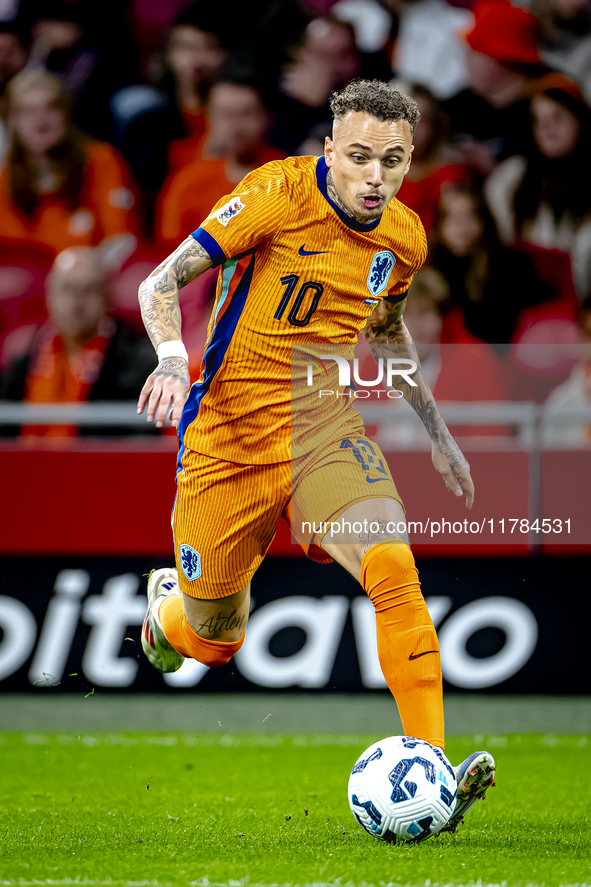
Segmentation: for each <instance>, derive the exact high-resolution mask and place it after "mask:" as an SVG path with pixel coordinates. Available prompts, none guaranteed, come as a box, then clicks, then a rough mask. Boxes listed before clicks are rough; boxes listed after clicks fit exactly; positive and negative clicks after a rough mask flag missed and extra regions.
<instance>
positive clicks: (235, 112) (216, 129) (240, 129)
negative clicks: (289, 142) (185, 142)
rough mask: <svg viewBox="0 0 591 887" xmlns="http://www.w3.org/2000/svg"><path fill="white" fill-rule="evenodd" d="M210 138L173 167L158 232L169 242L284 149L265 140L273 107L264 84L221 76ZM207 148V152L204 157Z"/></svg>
mask: <svg viewBox="0 0 591 887" xmlns="http://www.w3.org/2000/svg"><path fill="white" fill-rule="evenodd" d="M208 111H209V120H210V128H209V132H208V135H207V138H206V139H204V140H203V142H202V143H201V145H198V146H196V148H195V149H194V150H195V152H196V155H197V159H196V160H195V161H194V162H193V163H190V164H188V165H187V166H185V167H183V168H182V169H180V170H179V171H178V172H175V173H173V174H172V175H171V176H170V177H169V178H168V179H167V181H166V183H165V185H164V187H163V189H162V194H161V197H160V201H159V207H158V213H157V219H158V221H157V226H156V228H157V234H158V236H159V239H160V241H161V242H162V243H163V244H165V245H166V246H168V247H171V248H174V247H176V246H178V244H179V243H180V241H181V240H184V238H185V237H186V236H187V235H188V234H189V233H190V232H191V231H194V230H195V229H196V228H198V227H199V225H200V224H201V222H202V221H203V220H204V219H205V218H206V217H207V216H208V215H209V213H210V212H211V209H212V208H213V206H214V204H215V203H217V201H218V200H219V199H220V197H223V196H224V195H225V194H228V193H230V192H231V191H233V190H234V188H235V187H236V185H237V184H238V182H240V181H241V180H242V179H243V178H244V176H245V175H246V174H247V173H249V172H250V171H251V170H253V169H256V168H257V167H259V166H262V165H263V164H264V163H268V162H269V161H270V160H279V159H281V158H283V157H285V153H284V152H283V151H280V150H279V149H277V148H273V147H271V146H270V145H268V144H267V143H266V141H265V137H266V133H267V130H268V128H269V111H268V110H267V108H266V107H265V105H264V103H263V99H262V96H261V94H260V92H259V90H258V89H257V88H256V87H255V86H254V85H253V84H251V83H248V82H247V81H242V82H241V81H232V80H221V81H220V82H219V83H217V84H216V85H215V86H214V87H213V88H212V90H211V94H210V100H209V104H208ZM200 154H202V156H203V157H204V158H207V159H199V155H200Z"/></svg>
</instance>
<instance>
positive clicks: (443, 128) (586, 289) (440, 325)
mask: <svg viewBox="0 0 591 887" xmlns="http://www.w3.org/2000/svg"><path fill="white" fill-rule="evenodd" d="M354 77H367V78H377V79H379V80H383V81H386V82H391V83H392V86H393V87H394V88H396V89H400V90H402V91H405V92H408V93H410V94H411V95H413V97H414V98H415V99H416V101H417V103H418V105H419V108H420V111H421V120H420V123H419V125H418V127H417V130H416V133H415V138H414V145H415V150H414V154H413V162H412V166H411V169H410V172H409V174H408V176H407V178H406V180H405V181H404V183H403V185H402V188H401V190H400V192H399V194H398V198H399V199H400V200H402V201H403V202H404V203H406V204H407V205H408V206H409V207H411V209H413V210H415V211H416V212H417V213H418V214H419V216H420V218H421V220H422V222H423V224H424V226H425V229H426V231H427V235H428V239H429V256H428V259H427V267H426V268H425V269H424V271H423V272H421V275H420V276H419V277H418V278H417V280H416V281H415V284H413V287H412V288H411V293H410V296H409V302H408V308H407V317H408V321H409V322H408V325H409V328H410V329H411V332H412V333H413V335H414V337H415V339H416V341H418V342H419V343H420V344H422V345H423V346H424V348H427V350H428V349H429V348H431V349H433V348H437V347H439V346H445V345H452V344H463V345H466V346H478V348H479V349H480V351H479V354H480V355H484V357H482V356H481V357H479V358H478V359H475V363H474V364H473V366H471V373H470V375H471V377H472V378H473V379H474V384H473V385H472V389H473V390H472V389H471V390H470V391H461V392H458V390H457V386H456V391H455V394H454V392H453V390H450V391H449V392H448V393H447V394H444V395H443V397H444V398H447V399H450V400H462V399H464V400H470V399H472V400H486V399H489V400H502V399H518V400H519V399H533V400H537V401H540V402H541V401H544V400H545V399H546V398H547V397H548V396H549V395H550V392H552V391H553V390H554V389H556V388H557V386H559V385H566V386H568V385H569V384H570V385H571V388H572V387H573V385H575V382H576V380H577V379H578V380H579V381H580V386H579V388H580V392H581V396H582V398H583V402H586V400H585V399H587V400H588V402H589V403H591V382H589V381H588V380H589V379H590V378H591V364H589V362H588V361H587V360H586V359H585V358H584V357H581V354H583V353H584V352H581V351H579V352H577V351H576V346H577V343H581V342H582V343H584V344H586V345H589V344H590V343H591V329H590V327H589V322H590V321H589V318H590V317H591V172H590V170H589V158H590V157H591V110H590V106H589V103H590V102H591V0H529V3H528V0H524V2H523V3H522V5H514V4H512V3H510V2H509V0H336V2H335V0H215V2H213V0H198V2H187V0H167V2H162V0H118V2H113V0H103V2H102V3H101V4H93V3H90V2H89V0H1V2H0V169H1V172H0V398H2V399H5V400H24V401H30V402H40V401H42V402H56V401H57V402H59V401H63V402H65V401H69V402H71V401H86V400H100V399H106V400H115V399H129V398H133V397H135V396H136V394H137V392H138V391H139V388H141V385H142V384H143V381H144V380H145V376H146V374H147V372H149V371H150V369H151V367H152V366H153V364H154V362H155V358H154V356H153V354H152V353H151V352H150V350H149V348H148V349H146V339H145V338H144V336H143V334H142V328H141V320H140V317H139V310H138V307H137V295H136V294H137V286H138V284H139V283H140V281H141V280H142V279H143V278H144V277H145V276H146V275H147V274H148V273H149V272H150V270H152V268H153V267H155V266H156V265H157V264H158V263H159V262H160V261H161V260H162V258H163V257H164V256H165V255H166V254H167V253H169V252H171V251H172V250H173V249H174V248H175V247H176V246H177V245H178V243H179V242H180V241H181V240H183V239H184V238H185V237H186V236H187V235H188V234H189V233H190V232H191V231H193V230H194V229H196V228H197V227H199V224H200V222H201V221H202V220H203V219H204V218H205V217H206V216H207V215H208V213H209V212H210V210H211V208H212V206H213V205H214V204H215V203H216V202H217V201H218V200H219V198H220V197H222V196H223V195H225V194H227V193H229V192H230V191H232V190H233V188H234V187H235V186H236V184H237V183H238V182H239V181H240V180H241V179H242V178H243V177H244V175H245V174H246V173H248V172H249V171H251V170H252V169H255V168H256V167H258V166H260V165H262V164H264V163H267V162H268V161H271V160H275V159H280V158H283V157H286V156H288V155H293V154H320V153H322V151H323V145H324V139H325V137H326V136H327V135H329V134H330V131H331V121H330V111H329V106H328V99H329V96H330V94H331V92H332V91H333V90H334V89H338V88H340V87H342V86H344V85H345V84H346V83H347V82H348V81H349V80H351V79H352V78H354ZM216 276H217V275H216V273H215V272H208V273H207V274H206V275H204V276H203V277H202V278H200V279H199V280H198V281H196V282H195V283H194V284H192V285H191V286H190V287H188V288H187V289H186V290H184V291H183V294H182V297H181V299H182V300H181V306H182V311H183V321H184V332H183V334H184V338H185V340H186V344H187V347H188V349H189V353H190V356H191V365H192V366H191V369H192V372H193V374H195V373H197V372H198V367H199V363H200V360H201V356H202V350H203V344H204V340H205V328H206V323H207V319H208V312H209V308H210V307H211V300H212V298H213V293H214V289H215V279H216ZM549 345H552V346H554V347H553V349H549V348H547V347H546V346H549ZM558 346H563V350H562V351H560V348H559V350H558V351H557V350H556V349H557V347H558ZM482 349H484V350H482ZM425 353H426V354H427V352H425ZM429 353H431V352H429ZM443 353H449V352H445V351H444V350H443V349H442V350H441V352H440V354H443ZM464 353H466V354H467V353H468V351H465V352H464ZM541 353H543V354H544V355H545V357H544V358H540V354H541ZM567 353H568V354H570V355H571V357H570V358H568V357H565V354H567ZM586 353H588V351H587V352H586ZM577 354H578V357H577ZM508 355H509V357H508ZM508 359H509V360H511V361H513V370H515V369H516V368H517V371H514V372H511V373H506V372H502V371H501V370H500V369H499V367H500V364H501V362H503V361H504V362H505V363H506V362H507V360H508ZM495 362H498V363H495ZM443 363H445V361H443ZM438 366H439V369H438V370H437V375H436V378H435V379H434V382H433V384H434V387H435V393H436V395H437V379H439V387H440V388H441V385H442V380H444V379H445V375H446V367H445V366H443V365H442V361H441V359H439V364H438ZM447 370H448V372H451V368H450V367H449V366H448V367H447ZM450 378H451V377H450ZM493 379H494V382H493V381H492V380H493ZM478 380H480V383H478ZM581 380H582V381H581ZM468 387H470V386H468ZM443 388H444V389H445V385H443ZM452 388H453V386H452ZM569 390H570V389H569ZM555 393H556V392H554V394H553V395H552V397H554V398H555ZM555 399H556V398H555ZM25 431H26V429H25ZM2 433H5V432H3V431H2V429H1V428H0V434H2ZM37 433H38V432H37ZM43 433H45V434H47V435H57V436H67V435H75V434H76V433H77V431H76V429H72V428H70V427H67V426H63V427H62V428H61V429H59V428H57V427H55V428H53V429H52V428H46V429H45V430H44V432H43ZM21 434H24V430H23V429H21Z"/></svg>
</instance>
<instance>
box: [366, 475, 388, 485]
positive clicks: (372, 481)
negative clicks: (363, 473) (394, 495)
mask: <svg viewBox="0 0 591 887" xmlns="http://www.w3.org/2000/svg"><path fill="white" fill-rule="evenodd" d="M365 479H366V481H367V482H368V484H377V483H378V481H381V480H390V478H389V477H366V478H365Z"/></svg>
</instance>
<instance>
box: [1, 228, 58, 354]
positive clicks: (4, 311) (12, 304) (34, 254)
mask: <svg viewBox="0 0 591 887" xmlns="http://www.w3.org/2000/svg"><path fill="white" fill-rule="evenodd" d="M53 259H54V254H53V252H52V251H51V250H50V249H48V248H47V247H44V246H43V245H41V244H31V245H25V244H23V242H22V241H14V242H11V241H10V240H7V239H5V238H3V239H2V241H0V366H6V364H7V362H9V361H10V360H11V359H12V358H13V357H15V356H16V355H17V354H18V353H19V350H22V349H24V348H26V347H27V346H28V343H29V341H30V331H31V330H34V329H35V328H36V327H37V326H38V325H39V324H41V323H43V321H44V320H45V318H46V317H47V311H46V308H45V279H46V277H47V274H48V272H49V269H50V268H51V265H52V262H53ZM20 328H26V330H28V332H23V333H22V334H19V335H17V334H16V333H17V331H18V330H20ZM17 342H18V343H20V344H19V345H18V347H17ZM10 343H11V344H10ZM21 346H22V347H21Z"/></svg>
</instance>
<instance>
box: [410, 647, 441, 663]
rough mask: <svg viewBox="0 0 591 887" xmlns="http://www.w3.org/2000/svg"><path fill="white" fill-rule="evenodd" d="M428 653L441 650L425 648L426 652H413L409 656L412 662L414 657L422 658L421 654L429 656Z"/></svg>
mask: <svg viewBox="0 0 591 887" xmlns="http://www.w3.org/2000/svg"><path fill="white" fill-rule="evenodd" d="M428 653H439V650H425V652H424V653H411V654H410V656H409V657H408V661H409V662H410V661H411V660H412V659H420V658H421V656H427V654H428Z"/></svg>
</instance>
